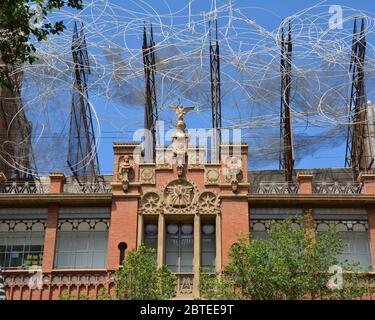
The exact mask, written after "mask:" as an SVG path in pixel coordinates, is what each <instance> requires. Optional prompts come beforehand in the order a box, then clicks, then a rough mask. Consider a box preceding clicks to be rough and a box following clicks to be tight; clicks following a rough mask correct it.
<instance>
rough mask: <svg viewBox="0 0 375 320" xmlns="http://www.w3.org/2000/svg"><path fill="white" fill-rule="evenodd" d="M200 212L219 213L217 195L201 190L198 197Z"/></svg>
mask: <svg viewBox="0 0 375 320" xmlns="http://www.w3.org/2000/svg"><path fill="white" fill-rule="evenodd" d="M198 204H199V210H200V213H219V212H220V201H219V197H218V196H217V195H216V194H215V193H213V192H211V191H203V192H202V193H201V194H200V196H199V199H198Z"/></svg>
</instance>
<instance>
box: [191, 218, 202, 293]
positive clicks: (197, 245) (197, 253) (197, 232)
mask: <svg viewBox="0 0 375 320" xmlns="http://www.w3.org/2000/svg"><path fill="white" fill-rule="evenodd" d="M200 267H201V216H200V215H199V214H196V215H195V216H194V268H193V270H194V280H193V296H194V298H198V297H199V275H200Z"/></svg>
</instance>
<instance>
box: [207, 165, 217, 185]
mask: <svg viewBox="0 0 375 320" xmlns="http://www.w3.org/2000/svg"><path fill="white" fill-rule="evenodd" d="M219 178H220V171H219V168H205V172H204V183H205V184H218V183H219Z"/></svg>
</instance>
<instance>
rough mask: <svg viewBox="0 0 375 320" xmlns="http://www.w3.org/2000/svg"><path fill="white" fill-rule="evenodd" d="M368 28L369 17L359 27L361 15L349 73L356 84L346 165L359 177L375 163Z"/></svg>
mask: <svg viewBox="0 0 375 320" xmlns="http://www.w3.org/2000/svg"><path fill="white" fill-rule="evenodd" d="M365 29H366V26H365V18H362V24H361V31H360V32H358V30H357V18H355V19H354V28H353V42H352V52H351V59H350V67H349V72H350V73H351V76H352V85H351V92H350V106H349V119H348V120H349V126H348V134H347V141H346V155H345V166H346V167H352V169H353V175H354V177H355V178H357V177H358V175H359V173H360V172H361V171H365V170H369V169H370V168H371V166H372V164H373V162H374V157H373V150H372V146H371V139H370V134H369V123H368V115H367V112H368V111H367V110H368V107H367V99H366V82H365V56H366V33H365Z"/></svg>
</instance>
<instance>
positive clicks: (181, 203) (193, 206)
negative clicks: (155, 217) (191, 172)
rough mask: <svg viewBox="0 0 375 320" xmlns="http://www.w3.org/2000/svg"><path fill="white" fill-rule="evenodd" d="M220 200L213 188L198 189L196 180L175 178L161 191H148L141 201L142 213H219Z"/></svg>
mask: <svg viewBox="0 0 375 320" xmlns="http://www.w3.org/2000/svg"><path fill="white" fill-rule="evenodd" d="M219 212H220V200H219V197H218V195H217V194H216V193H215V192H213V191H211V190H203V191H200V190H198V188H197V186H196V185H195V183H194V182H192V181H190V180H187V179H175V180H172V181H170V182H168V183H167V184H166V185H165V186H164V187H163V188H162V189H161V190H160V191H157V190H155V191H148V192H146V193H145V194H144V195H143V196H142V198H141V202H140V213H142V214H197V213H198V214H218V213H219Z"/></svg>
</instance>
